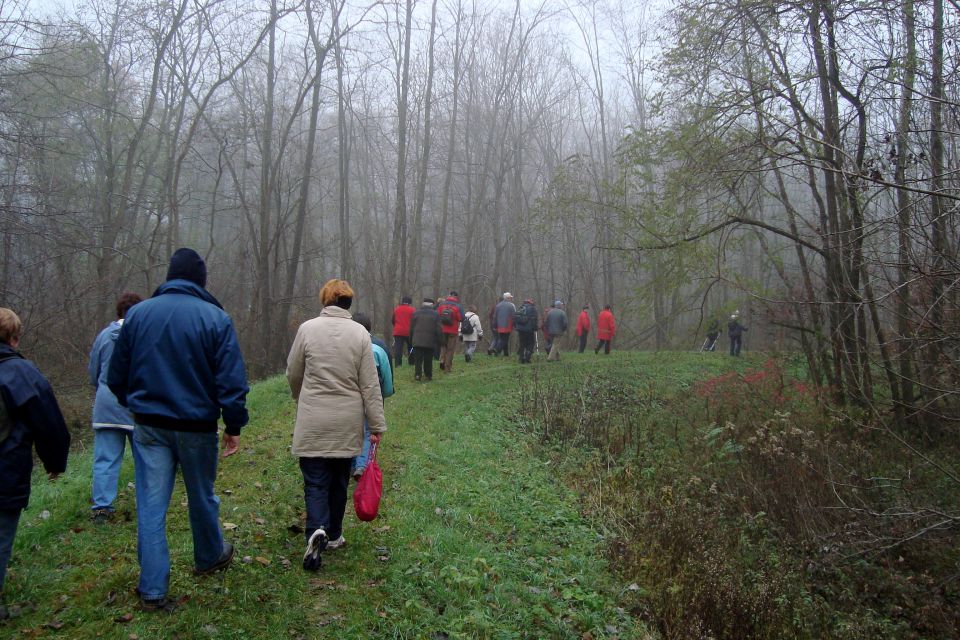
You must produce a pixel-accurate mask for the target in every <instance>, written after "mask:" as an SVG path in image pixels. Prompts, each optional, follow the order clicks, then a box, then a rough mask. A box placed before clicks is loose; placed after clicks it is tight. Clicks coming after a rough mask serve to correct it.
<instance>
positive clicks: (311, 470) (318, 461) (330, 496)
mask: <svg viewBox="0 0 960 640" xmlns="http://www.w3.org/2000/svg"><path fill="white" fill-rule="evenodd" d="M352 461H353V458H300V472H301V473H303V501H304V503H305V505H306V507H307V526H306V530H305V531H304V533H305V534H306V538H307V540H308V541H309V540H310V536H311V535H313V532H314V531H316V530H317V529H323V530H324V532H326V534H327V537H328V538H329V539H330V540H336V539H337V538H339V537H340V536H341V535H343V514H344V512H345V511H346V509H347V485H349V484H350V463H351V462H352Z"/></svg>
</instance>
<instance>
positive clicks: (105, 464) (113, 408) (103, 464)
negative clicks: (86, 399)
mask: <svg viewBox="0 0 960 640" xmlns="http://www.w3.org/2000/svg"><path fill="white" fill-rule="evenodd" d="M142 300H143V298H141V297H140V296H139V295H137V294H136V293H130V292H127V293H123V294H121V295H120V297H118V298H117V305H116V306H117V319H116V320H114V321H113V322H111V323H110V324H108V325H107V326H106V328H105V329H104V330H103V331H101V332H100V333H99V334H98V335H97V338H96V340H94V341H93V348H91V349H90V363H89V364H88V365H87V373H88V375H89V376H90V384H92V385H93V386H94V388H95V389H96V390H97V393H96V396H95V398H94V401H93V481H92V483H91V487H92V491H91V502H92V506H91V507H90V508H91V509H92V510H93V511H92V513H91V514H90V518H91V520H93V521H94V522H96V523H98V524H102V523H105V522H108V521H109V520H110V518H111V516H112V514H113V510H114V509H113V501H114V500H116V499H117V483H118V482H119V480H120V468H121V467H122V466H123V450H124V449H125V448H126V444H127V440H130V449H131V451H132V450H133V447H134V444H133V416H132V415H130V411H129V410H128V409H126V408H124V407H121V406H120V403H119V402H117V397H116V396H115V395H113V393H111V391H110V388H109V387H108V386H107V370H108V369H109V367H110V356H111V355H113V343H114V342H115V341H116V339H117V336H118V335H120V327H122V326H123V319H124V317H125V316H126V315H127V311H128V310H129V309H130V307H132V306H133V305H135V304H137V303H138V302H141V301H142Z"/></svg>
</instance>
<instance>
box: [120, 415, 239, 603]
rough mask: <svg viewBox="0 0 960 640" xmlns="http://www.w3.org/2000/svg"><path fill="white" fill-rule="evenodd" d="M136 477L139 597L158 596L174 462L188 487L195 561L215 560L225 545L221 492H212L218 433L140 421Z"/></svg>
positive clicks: (164, 580) (162, 586)
mask: <svg viewBox="0 0 960 640" xmlns="http://www.w3.org/2000/svg"><path fill="white" fill-rule="evenodd" d="M133 441H134V442H135V443H136V446H135V447H134V448H133V459H134V475H135V476H136V479H137V558H138V559H139V561H140V584H139V587H138V588H139V590H140V597H142V598H147V599H155V598H162V597H164V596H165V595H167V588H168V586H169V584H170V551H169V549H168V547H167V509H168V508H169V507H170V496H171V495H172V494H173V482H174V479H175V477H176V474H177V467H178V466H179V467H180V473H181V475H182V476H183V484H184V486H185V487H186V489H187V501H188V504H189V507H188V509H189V513H190V531H191V532H192V533H193V564H194V566H195V567H196V568H197V569H208V568H210V567H212V566H213V565H215V564H216V563H217V561H219V560H220V558H221V557H222V556H223V553H224V551H225V547H224V543H223V532H222V531H221V530H220V498H218V497H217V496H216V495H214V493H213V481H214V479H215V478H216V477H217V434H216V433H215V432H214V433H190V432H186V431H170V430H169V429H157V428H154V427H147V426H144V425H141V424H138V425H137V426H136V429H134V432H133Z"/></svg>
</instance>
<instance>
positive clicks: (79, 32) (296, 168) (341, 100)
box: [0, 0, 960, 422]
mask: <svg viewBox="0 0 960 640" xmlns="http://www.w3.org/2000/svg"><path fill="white" fill-rule="evenodd" d="M0 15H2V18H3V20H2V26H0V29H2V33H0V46H2V51H3V57H2V59H0V132H2V135H0V154H2V160H0V181H2V182H0V184H2V242H3V249H2V264H0V278H2V283H0V285H2V290H3V304H4V305H5V306H8V307H11V308H13V309H14V310H16V311H17V312H18V313H19V314H20V316H21V317H22V318H23V320H24V323H25V334H24V343H23V346H24V350H25V351H26V352H27V353H29V354H30V357H32V358H34V359H35V360H37V361H38V362H39V363H40V364H41V365H42V366H43V367H44V368H45V369H47V370H50V371H51V372H52V373H53V377H54V378H55V380H56V381H57V382H58V383H59V384H60V385H62V386H63V387H71V386H80V385H81V382H79V381H80V380H82V376H80V372H82V370H83V367H84V366H85V358H86V354H87V352H88V350H89V346H90V343H91V341H92V339H93V336H94V335H95V334H96V332H97V331H98V329H100V328H102V326H103V325H104V324H105V323H106V322H107V321H109V320H110V319H111V318H112V308H113V301H114V299H115V297H116V295H117V294H118V293H120V292H122V291H127V290H130V291H136V292H139V293H141V294H144V295H148V294H149V293H150V292H152V291H153V289H154V288H155V287H156V286H157V285H158V284H160V283H161V282H162V281H163V279H164V277H165V272H166V265H167V260H168V258H169V256H170V254H171V253H172V252H173V251H174V250H175V249H176V248H178V247H181V246H189V247H193V248H195V249H197V250H198V251H199V252H200V253H201V255H203V256H204V257H205V259H206V260H207V263H208V268H209V273H210V277H209V289H210V291H211V292H212V293H213V294H214V295H215V296H217V298H218V299H219V300H220V301H221V302H222V303H223V305H224V307H225V308H226V309H227V311H228V312H229V313H230V314H231V316H232V317H233V319H234V321H235V323H236V326H237V329H238V332H239V334H240V337H241V341H242V343H243V348H244V355H245V357H246V359H247V364H248V367H249V369H250V371H251V374H252V375H254V376H255V377H261V376H264V375H268V374H270V373H273V372H276V371H279V370H281V369H282V367H283V364H284V362H285V358H286V354H287V350H288V348H289V344H290V341H291V339H292V336H293V334H294V332H295V330H296V327H297V326H298V325H299V323H301V322H302V321H304V320H305V319H307V318H309V317H312V316H314V315H316V313H317V312H318V311H319V303H318V301H317V292H318V289H319V287H320V285H321V284H322V283H323V282H324V281H326V280H327V279H329V278H331V277H342V278H345V279H347V280H349V281H350V282H351V283H352V285H353V286H354V288H355V289H356V291H357V300H356V301H355V303H354V310H362V311H365V312H367V313H370V314H371V315H372V317H373V320H374V328H375V329H374V330H375V332H377V333H378V334H385V335H386V338H387V339H388V340H389V331H390V312H391V310H392V308H393V306H394V305H395V304H396V302H397V300H398V299H399V298H400V296H401V295H410V296H412V297H413V298H414V299H415V300H416V299H417V298H419V297H422V296H431V297H436V296H439V295H443V294H445V293H447V292H449V291H450V290H453V289H455V290H457V291H459V292H460V294H461V300H463V301H464V302H465V303H467V304H476V305H477V307H478V308H479V309H480V312H481V313H480V314H481V317H485V316H486V310H487V309H488V308H489V307H490V306H491V305H492V304H493V303H495V302H496V301H497V298H498V296H499V295H500V294H501V293H502V292H504V291H510V292H512V293H513V294H514V296H516V297H518V298H519V299H523V298H527V297H529V298H532V299H533V300H535V301H536V303H537V304H538V306H539V307H540V308H541V309H543V308H545V307H546V306H547V305H548V304H549V303H550V302H552V301H553V300H556V299H560V300H563V301H564V302H565V303H566V304H567V307H568V309H570V310H576V311H579V309H580V308H581V307H582V306H583V305H585V304H589V305H590V307H591V309H592V310H593V313H596V311H598V310H599V309H600V308H602V306H603V305H605V304H610V305H612V307H613V310H614V312H615V314H616V315H617V320H618V326H619V327H622V329H620V331H619V332H618V334H617V341H618V344H617V347H618V348H637V349H651V350H652V349H657V350H664V349H684V350H695V349H697V348H698V347H699V345H700V343H701V342H702V340H703V334H704V332H705V331H706V327H707V326H708V324H709V323H710V322H711V321H712V320H717V321H719V322H720V324H721V326H725V323H726V320H727V318H728V317H729V315H730V314H731V313H733V312H734V311H739V313H740V316H741V318H742V319H743V321H744V323H745V324H746V325H747V326H748V328H749V329H750V331H749V333H748V334H747V340H746V349H747V350H748V351H749V350H767V351H776V352H793V353H796V354H799V355H800V357H802V359H803V362H804V365H805V366H806V367H807V369H808V371H809V375H810V378H811V380H812V381H813V382H815V383H816V384H817V385H819V386H820V387H822V388H824V389H830V390H831V393H832V394H833V395H834V396H835V397H836V398H837V399H838V400H840V401H842V402H852V403H855V404H862V405H865V406H875V405H876V404H877V403H881V404H883V405H884V406H889V407H892V408H893V410H894V411H895V413H896V415H897V417H898V419H900V420H902V421H905V422H913V421H929V420H936V419H938V417H943V416H947V417H951V419H952V418H955V417H956V408H957V393H956V389H957V388H960V375H958V373H960V370H958V358H960V351H958V344H957V342H958V338H957V336H958V335H960V316H958V286H957V285H958V273H960V270H958V255H957V250H958V242H957V240H958V216H957V203H958V198H960V195H958V189H957V187H958V184H957V176H958V173H957V169H958V157H957V142H958V137H957V133H958V128H960V126H958V125H960V123H958V106H960V103H958V95H957V88H958V87H960V83H958V82H957V74H958V68H960V50H958V48H957V35H958V26H960V20H958V7H957V4H956V3H955V2H952V1H948V2H943V1H942V0H936V1H935V2H933V3H914V2H911V1H906V2H901V3H890V2H857V3H849V2H812V3H785V2H784V3H770V2H739V1H736V2H735V1H733V0H731V1H729V2H727V1H720V2H713V3H707V4H704V3H700V2H688V1H685V0H684V1H679V2H675V3H664V2H655V3H654V2H651V3H644V2H642V1H640V2H636V1H625V0H580V1H574V0H569V1H567V0H563V1H561V0H548V1H545V2H541V3H536V2H529V1H527V0H524V1H523V2H518V3H511V2H506V1H501V2H496V3H491V2H475V1H468V0H432V1H426V0H420V1H416V2H415V1H414V0H405V1H397V2H375V3H365V2H356V1H354V0H350V1H348V2H344V1H342V0H323V1H321V0H302V1H299V2H281V1H278V0H270V1H269V2H267V1H262V0H259V1H256V2H254V1H244V0H176V1H174V2H167V1H163V2H159V1H151V0H131V1H126V2H108V1H95V2H86V1H84V0H75V1H74V2H71V3H65V4H57V3H45V2H32V3H24V2H16V1H5V2H3V3H2V4H0ZM878 388H879V389H881V390H882V392H881V396H882V398H881V399H878V398H877V397H876V394H877V391H876V390H877V389H878Z"/></svg>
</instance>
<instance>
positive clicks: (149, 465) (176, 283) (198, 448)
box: [107, 249, 249, 611]
mask: <svg viewBox="0 0 960 640" xmlns="http://www.w3.org/2000/svg"><path fill="white" fill-rule="evenodd" d="M206 283H207V268H206V264H204V261H203V258H201V257H200V256H199V255H198V254H197V252H196V251H194V250H193V249H178V250H177V251H176V253H174V254H173V257H171V258H170V267H169V269H168V270H167V281H166V282H165V283H164V284H162V285H160V287H158V288H157V290H156V291H155V292H154V294H153V297H151V298H150V299H149V300H145V301H144V302H141V303H140V304H138V305H136V306H135V307H133V308H131V309H130V311H129V312H128V314H127V317H126V321H125V322H124V323H123V327H122V328H121V329H120V335H119V336H117V342H116V345H115V346H114V350H113V357H112V358H111V360H110V370H109V372H108V373H107V384H108V385H109V387H110V390H111V391H113V393H114V394H115V395H116V396H117V399H118V400H119V401H120V403H121V404H122V405H124V406H126V407H128V408H129V409H130V411H131V412H132V413H133V418H134V423H135V426H134V432H133V439H134V441H135V442H136V448H135V449H134V463H135V464H134V468H135V471H134V473H135V476H136V481H137V484H136V486H137V557H138V558H139V560H140V582H139V585H138V587H137V591H138V593H139V594H140V599H141V603H142V606H143V608H144V609H145V610H148V611H153V610H170V609H171V608H172V607H173V601H172V599H171V598H168V597H167V590H168V586H169V582H170V554H169V550H168V548H167V535H166V518H167V510H168V508H169V507H170V496H171V493H172V492H173V482H174V477H175V475H176V470H177V467H178V466H179V467H180V470H181V473H182V475H183V484H184V486H185V487H186V489H187V499H188V504H189V512H190V530H191V532H192V533H193V561H194V567H195V569H194V570H195V573H197V574H201V575H204V574H209V573H213V572H215V571H218V570H220V569H225V568H226V567H227V566H228V565H229V564H230V561H231V560H232V559H233V545H232V544H230V543H229V542H226V541H224V539H223V532H222V531H221V529H220V499H219V498H218V497H217V496H216V494H214V487H213V484H214V479H215V478H216V476H217V421H218V419H220V418H221V417H222V418H223V422H224V424H225V425H226V429H225V431H224V434H223V457H227V456H230V455H233V454H234V453H236V452H237V450H238V449H239V446H240V429H241V428H242V427H243V426H244V425H245V424H246V423H247V409H246V396H247V391H249V387H248V386H247V375H246V370H245V368H244V363H243V356H242V355H241V354H240V345H239V343H238V342H237V334H236V332H235V331H234V328H233V322H232V321H231V320H230V316H228V315H227V314H226V312H224V310H223V307H222V306H221V305H220V303H219V302H218V301H217V299H216V298H214V297H213V296H212V295H210V294H209V293H208V292H207V290H206V289H205V288H204V287H205V286H206Z"/></svg>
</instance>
